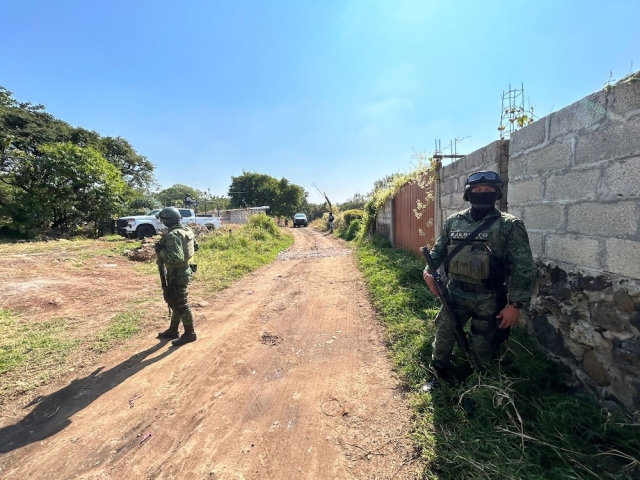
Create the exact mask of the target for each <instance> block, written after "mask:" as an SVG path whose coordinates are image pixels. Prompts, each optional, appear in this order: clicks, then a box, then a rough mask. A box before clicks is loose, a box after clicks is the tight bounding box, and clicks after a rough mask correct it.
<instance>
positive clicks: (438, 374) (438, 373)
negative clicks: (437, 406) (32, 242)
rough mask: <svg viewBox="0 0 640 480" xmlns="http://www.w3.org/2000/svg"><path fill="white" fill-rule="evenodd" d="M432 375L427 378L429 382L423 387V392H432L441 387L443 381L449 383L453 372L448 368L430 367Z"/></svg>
mask: <svg viewBox="0 0 640 480" xmlns="http://www.w3.org/2000/svg"><path fill="white" fill-rule="evenodd" d="M429 368H430V370H431V374H430V375H429V377H428V378H427V382H426V383H425V384H424V385H423V386H422V391H423V392H427V393H429V392H432V391H433V390H436V389H437V388H439V387H440V385H441V381H444V382H448V381H449V380H450V379H451V372H450V371H449V368H448V367H438V366H436V365H433V364H431V365H430V367H429Z"/></svg>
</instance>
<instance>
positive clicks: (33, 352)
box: [0, 309, 78, 398]
mask: <svg viewBox="0 0 640 480" xmlns="http://www.w3.org/2000/svg"><path fill="white" fill-rule="evenodd" d="M0 329H1V330H2V335H0V375H2V377H3V381H2V383H1V384H0V398H2V397H3V396H5V395H6V394H7V393H9V392H11V391H13V390H15V389H20V390H27V389H28V388H29V387H30V386H32V385H33V384H38V383H41V382H42V381H45V380H46V379H48V378H50V377H51V376H54V375H55V374H57V373H58V372H59V371H60V369H61V368H63V367H61V365H62V362H63V361H64V359H65V358H66V357H67V355H68V354H69V353H70V352H71V351H72V350H73V349H74V348H75V347H76V345H77V343H78V342H77V341H75V340H69V338H68V336H67V332H66V328H65V322H64V320H62V319H56V320H50V321H47V322H37V321H34V320H27V319H25V318H23V317H20V316H18V315H15V314H12V313H11V312H9V311H8V310H4V309H0Z"/></svg>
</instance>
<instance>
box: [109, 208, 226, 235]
mask: <svg viewBox="0 0 640 480" xmlns="http://www.w3.org/2000/svg"><path fill="white" fill-rule="evenodd" d="M176 208H177V207H176ZM161 210H162V209H161V208H158V209H157V210H151V211H150V212H149V213H147V214H146V215H135V216H131V217H121V218H119V219H118V220H117V221H116V228H117V233H118V234H119V235H122V236H123V237H127V238H131V237H138V238H145V237H152V236H154V235H156V234H158V233H162V232H163V231H164V230H166V229H167V227H166V226H165V224H164V223H162V222H161V221H160V220H159V219H158V218H157V217H156V215H158V214H159V213H160V211H161ZM178 210H179V211H180V215H181V216H182V220H180V223H184V224H188V223H197V224H198V225H203V226H205V227H207V228H208V229H215V228H222V220H220V217H196V214H195V212H194V211H193V210H191V209H190V208H178Z"/></svg>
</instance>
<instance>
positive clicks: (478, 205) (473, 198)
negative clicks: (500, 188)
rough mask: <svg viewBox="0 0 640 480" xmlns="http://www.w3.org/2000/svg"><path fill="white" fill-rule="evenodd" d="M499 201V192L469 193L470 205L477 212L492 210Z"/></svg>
mask: <svg viewBox="0 0 640 480" xmlns="http://www.w3.org/2000/svg"><path fill="white" fill-rule="evenodd" d="M497 199H498V192H469V203H471V207H472V208H475V209H477V210H490V209H491V208H493V207H494V204H495V203H496V200H497Z"/></svg>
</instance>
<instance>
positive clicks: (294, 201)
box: [229, 170, 308, 217]
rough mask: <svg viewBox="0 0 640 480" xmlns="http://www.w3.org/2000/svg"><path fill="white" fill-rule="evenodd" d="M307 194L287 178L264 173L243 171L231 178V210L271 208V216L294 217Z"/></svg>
mask: <svg viewBox="0 0 640 480" xmlns="http://www.w3.org/2000/svg"><path fill="white" fill-rule="evenodd" d="M307 195H308V194H307V192H306V191H305V190H304V189H303V188H302V187H300V186H298V185H295V184H293V183H291V182H289V180H287V179H286V178H284V177H283V178H281V179H280V180H278V179H276V178H274V177H271V176H270V175H265V174H262V173H254V172H246V171H244V170H243V171H242V175H240V176H238V177H231V186H230V187H229V197H230V198H231V208H246V207H261V206H265V205H267V206H269V214H270V215H272V216H278V217H292V216H293V215H294V214H295V213H297V212H299V211H300V208H301V206H302V205H303V201H304V200H305V199H306V197H307Z"/></svg>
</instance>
